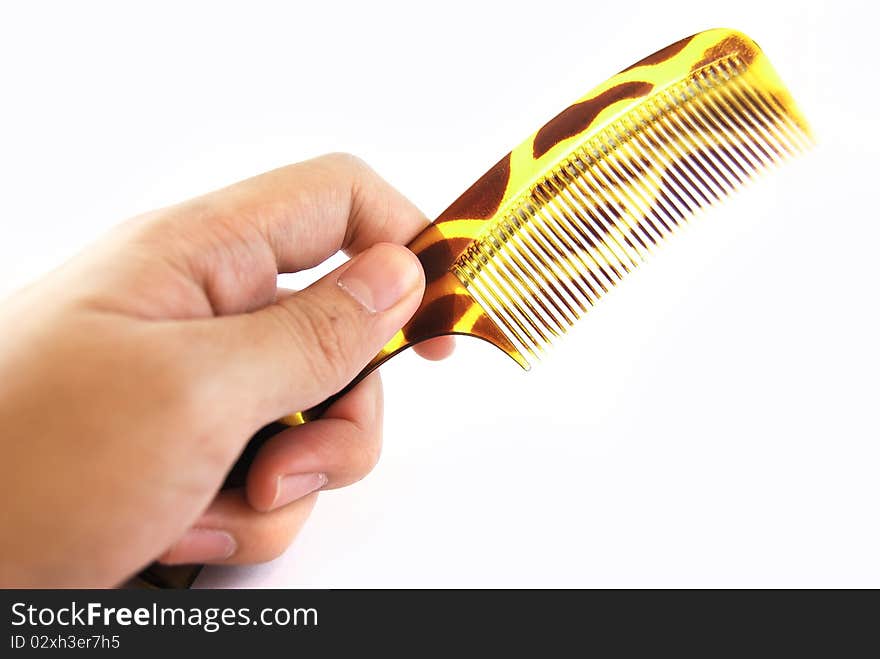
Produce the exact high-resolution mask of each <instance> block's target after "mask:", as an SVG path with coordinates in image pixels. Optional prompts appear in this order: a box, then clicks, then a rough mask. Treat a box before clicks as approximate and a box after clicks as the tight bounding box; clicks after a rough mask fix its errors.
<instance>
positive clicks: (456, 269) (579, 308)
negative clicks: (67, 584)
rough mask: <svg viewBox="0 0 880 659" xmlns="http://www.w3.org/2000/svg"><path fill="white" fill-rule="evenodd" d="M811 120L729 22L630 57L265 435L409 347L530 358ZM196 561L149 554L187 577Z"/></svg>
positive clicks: (522, 155) (458, 212)
mask: <svg viewBox="0 0 880 659" xmlns="http://www.w3.org/2000/svg"><path fill="white" fill-rule="evenodd" d="M811 143H812V137H811V134H810V129H809V127H808V125H807V123H806V121H805V120H804V118H803V116H802V115H801V113H800V112H799V110H798V109H797V107H796V106H795V104H794V101H793V100H792V98H791V95H790V94H789V93H788V91H787V90H786V88H785V86H784V85H783V84H782V82H781V81H780V79H779V77H778V76H777V74H776V72H775V71H774V70H773V68H772V66H771V65H770V62H769V61H768V60H767V58H766V57H765V55H764V54H763V53H762V52H761V50H760V49H759V48H758V46H757V45H756V44H755V42H753V41H752V40H751V39H749V38H748V37H746V36H745V35H743V34H741V33H739V32H735V31H733V30H726V29H717V30H709V31H706V32H701V33H699V34H696V35H694V36H691V37H688V38H686V39H682V40H681V41H678V42H676V43H674V44H672V45H670V46H667V47H666V48H663V49H662V50H659V51H657V52H656V53H654V54H653V55H650V56H648V57H646V58H645V59H643V60H641V61H639V62H637V63H636V64H634V65H632V66H630V67H629V68H627V69H624V70H623V71H621V72H620V73H618V74H617V75H615V76H613V77H611V78H610V79H609V80H607V81H606V82H604V83H602V84H601V85H599V86H598V87H596V88H595V89H593V90H592V91H591V92H589V93H588V94H586V95H585V96H583V97H582V98H580V99H578V100H577V101H576V102H575V103H573V104H572V105H570V106H569V107H567V108H566V109H565V110H563V111H562V112H560V113H559V114H558V115H556V116H555V117H554V118H553V119H551V120H550V121H548V122H547V123H546V124H544V125H543V126H542V127H541V128H540V129H538V130H537V131H536V132H535V133H534V134H533V135H531V136H530V137H529V138H528V139H527V140H525V141H524V142H523V143H522V144H520V145H519V146H517V147H516V148H515V149H513V150H512V151H511V152H510V153H508V154H507V155H505V156H504V157H503V158H501V160H499V161H498V162H497V163H496V164H495V165H494V166H492V167H491V168H490V169H489V171H488V172H486V173H485V174H484V175H483V176H482V177H481V178H480V179H479V180H478V181H477V182H476V183H474V184H473V185H472V186H471V187H470V188H468V189H467V190H466V191H465V192H464V194H462V195H461V196H460V197H459V198H458V199H457V200H455V202H453V203H452V205H451V206H449V208H447V209H446V210H445V211H444V212H443V213H442V214H441V215H440V217H438V218H437V219H436V220H435V221H434V222H433V223H432V224H431V225H430V226H428V227H427V228H426V229H425V230H424V231H422V233H420V234H419V235H418V236H416V238H415V239H414V240H413V241H412V242H411V243H410V244H409V245H408V247H409V248H410V249H411V250H412V251H413V252H414V253H415V254H416V255H417V256H418V258H419V260H420V261H421V263H422V266H423V267H424V270H425V275H426V282H427V286H426V289H425V295H424V298H423V299H422V303H421V305H420V307H419V309H418V310H417V311H416V313H415V315H414V316H413V317H412V319H411V320H410V321H409V322H408V323H407V324H406V325H405V326H404V327H403V328H402V329H401V330H400V331H399V332H398V333H397V334H396V335H395V336H394V337H393V338H392V339H391V341H389V342H388V344H387V345H386V346H385V347H384V348H383V349H382V351H381V352H380V353H379V354H378V355H376V356H375V357H374V358H373V359H372V360H371V361H370V363H369V364H367V366H366V367H365V368H364V370H363V371H362V372H361V373H360V375H359V376H358V377H357V378H356V379H355V380H354V381H353V382H352V383H351V384H350V385H349V386H348V387H346V389H344V390H343V391H342V392H339V394H337V395H336V396H334V397H333V398H331V399H330V400H328V401H327V402H325V403H322V404H321V405H319V406H318V407H316V408H314V409H312V410H308V411H305V412H297V413H295V414H292V415H291V416H288V417H285V418H284V419H282V420H281V421H279V422H276V423H273V424H270V425H269V426H267V427H266V428H264V429H263V430H261V431H260V433H258V435H257V436H256V437H255V438H254V440H252V442H251V444H250V445H249V446H248V449H247V450H246V451H245V453H244V454H243V456H242V458H241V459H240V460H239V463H238V464H237V465H236V468H235V469H233V471H232V472H231V473H230V477H229V479H228V481H227V483H228V484H230V485H236V484H241V483H242V482H243V478H244V475H245V473H246V469H247V465H248V464H249V461H250V459H251V457H252V455H253V453H254V452H255V451H256V450H257V449H258V447H259V445H260V444H261V443H262V442H263V441H265V439H267V438H268V437H270V436H272V435H274V434H276V433H277V432H279V431H280V430H283V429H284V428H286V427H288V426H291V425H298V424H301V423H305V422H308V421H309V420H312V419H314V418H316V417H317V416H320V414H321V413H323V411H324V410H325V409H326V407H327V406H328V405H329V404H330V402H332V400H335V399H336V398H337V397H338V396H339V395H341V394H342V393H344V392H345V391H347V390H348V388H350V387H351V386H353V385H354V384H355V383H356V382H358V381H359V380H360V379H361V378H363V377H365V376H366V375H367V374H368V373H370V372H371V371H373V370H374V369H375V368H377V367H378V366H379V365H380V364H382V363H383V362H384V361H385V360H387V359H389V358H390V357H392V356H393V355H395V354H397V353H398V352H400V351H401V350H404V349H405V348H408V347H409V346H412V345H415V344H416V343H419V342H421V341H424V340H426V339H430V338H432V337H436V336H441V335H446V334H463V335H468V336H475V337H477V338H480V339H483V340H485V341H488V342H489V343H491V344H493V345H494V346H496V347H498V348H500V349H501V350H503V351H504V352H505V353H506V354H507V355H509V356H510V357H511V358H513V359H514V360H515V361H516V362H517V363H519V364H520V365H521V366H523V367H524V368H528V366H529V363H530V361H531V360H533V359H534V358H535V357H537V356H538V355H539V354H540V352H541V351H542V350H543V349H544V348H545V346H546V345H547V344H549V343H550V342H552V341H553V339H555V338H556V337H558V336H560V335H562V334H564V333H565V332H566V329H567V328H568V327H570V326H571V325H573V323H574V321H576V320H577V319H578V318H580V317H581V316H582V315H583V314H584V313H586V312H587V311H588V310H589V309H590V307H592V306H593V305H594V304H596V302H597V301H598V300H599V298H601V297H602V296H603V295H604V294H605V293H607V292H608V291H609V290H610V289H611V288H613V287H614V286H615V285H616V284H617V282H618V281H619V280H621V279H622V278H623V277H624V275H626V273H628V272H630V271H631V270H632V269H633V268H634V267H636V266H637V265H638V264H639V263H641V262H642V261H643V260H644V259H645V257H646V256H647V255H648V254H649V253H650V252H651V250H652V248H653V247H654V246H655V245H656V244H657V243H658V242H659V241H661V240H662V239H663V238H665V237H666V236H667V235H669V234H671V233H673V232H674V231H675V229H676V228H677V227H679V226H680V225H681V224H682V223H683V222H685V221H687V219H688V217H689V216H690V215H691V214H693V212H694V211H696V210H698V209H701V208H704V207H706V206H709V205H711V204H713V203H715V202H717V201H719V200H721V199H723V198H724V197H725V196H726V195H727V194H728V193H730V192H731V191H733V190H735V189H736V188H738V187H739V186H741V185H742V184H743V183H745V182H747V181H748V180H749V179H751V178H752V177H753V176H754V175H755V174H756V173H757V172H759V171H761V170H762V169H764V168H765V167H766V166H767V165H769V164H771V163H776V162H779V161H782V160H784V159H786V158H788V157H791V156H794V155H796V154H797V153H799V152H801V151H803V150H804V149H805V148H807V147H808V146H810V144H811ZM196 573H197V572H196V571H195V570H194V569H192V568H176V569H174V570H170V569H165V568H151V569H150V570H148V571H147V572H145V573H144V574H143V575H141V578H142V579H143V580H145V581H146V582H148V583H150V584H152V585H155V586H166V587H175V586H176V587H180V586H188V585H189V583H191V581H192V579H193V578H194V577H195V574H196Z"/></svg>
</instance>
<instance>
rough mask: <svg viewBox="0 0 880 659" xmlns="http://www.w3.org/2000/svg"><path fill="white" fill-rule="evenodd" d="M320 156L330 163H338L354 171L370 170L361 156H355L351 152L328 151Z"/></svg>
mask: <svg viewBox="0 0 880 659" xmlns="http://www.w3.org/2000/svg"><path fill="white" fill-rule="evenodd" d="M322 158H323V159H324V160H326V161H327V162H328V163H330V164H333V165H338V166H340V167H344V168H346V169H352V170H355V171H372V170H371V168H370V166H369V165H368V164H367V163H366V161H365V160H364V159H363V158H361V157H360V156H356V155H354V154H353V153H347V152H345V151H334V152H333V153H328V154H327V155H325V156H322Z"/></svg>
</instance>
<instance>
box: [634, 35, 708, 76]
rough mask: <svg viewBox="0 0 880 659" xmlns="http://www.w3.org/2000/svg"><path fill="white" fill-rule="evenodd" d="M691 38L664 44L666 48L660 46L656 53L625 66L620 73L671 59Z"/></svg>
mask: <svg viewBox="0 0 880 659" xmlns="http://www.w3.org/2000/svg"><path fill="white" fill-rule="evenodd" d="M693 38H694V37H693V36H690V37H687V38H686V39H682V40H681V41H676V42H675V43H674V44H670V45H669V46H666V48H661V49H660V50H658V51H657V52H656V53H654V54H652V55H648V56H647V57H646V58H645V59H640V60H639V61H638V62H636V63H635V64H633V65H632V66H628V67H626V68H625V69H624V70H623V71H621V73H624V72H625V71H631V70H632V69H637V68H638V67H640V66H651V65H652V64H660V63H661V62H665V61H666V60H668V59H672V58H673V57H675V56H676V55H678V54H679V53H680V52H681V51H683V50H684V49H685V47H687V45H688V44H689V43H690V42H691V40H692V39H693Z"/></svg>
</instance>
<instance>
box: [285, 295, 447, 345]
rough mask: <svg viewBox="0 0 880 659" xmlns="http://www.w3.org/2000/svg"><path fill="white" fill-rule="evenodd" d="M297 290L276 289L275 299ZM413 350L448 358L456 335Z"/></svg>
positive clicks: (425, 342)
mask: <svg viewBox="0 0 880 659" xmlns="http://www.w3.org/2000/svg"><path fill="white" fill-rule="evenodd" d="M296 292H297V291H295V290H293V289H290V288H281V287H280V286H279V287H278V289H277V290H276V291H275V301H276V302H278V301H279V300H284V299H285V298H288V297H290V296H291V295H294V294H295V293H296ZM413 350H414V351H415V352H416V354H418V355H419V356H420V357H422V358H423V359H427V360H428V361H432V362H435V361H440V360H442V359H446V358H447V357H449V356H450V355H451V354H452V353H453V352H454V351H455V337H454V336H438V337H436V338H434V339H428V340H427V341H422V342H421V343H418V344H416V345H415V346H413Z"/></svg>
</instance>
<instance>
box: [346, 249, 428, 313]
mask: <svg viewBox="0 0 880 659" xmlns="http://www.w3.org/2000/svg"><path fill="white" fill-rule="evenodd" d="M421 278H422V274H421V271H420V268H419V266H418V263H417V262H416V259H414V258H413V257H412V255H409V254H406V253H405V252H404V251H403V250H402V249H401V248H400V247H399V246H397V245H389V244H387V243H379V244H378V245H373V246H372V247H370V248H369V249H368V250H367V251H365V252H362V253H361V254H358V255H357V256H356V257H355V258H354V259H352V261H351V265H350V266H348V268H346V270H345V272H343V273H342V274H341V275H340V276H339V279H338V280H337V283H338V284H339V287H340V288H341V289H342V290H344V291H345V292H346V293H348V294H349V295H350V296H351V297H353V298H354V299H355V300H356V301H357V302H358V303H359V304H360V305H361V306H362V307H364V308H365V309H366V310H367V311H369V312H370V313H376V312H378V311H387V310H388V309H390V308H391V307H393V306H394V305H395V304H397V303H398V302H399V301H400V300H402V299H403V298H404V297H405V296H406V295H407V294H408V293H410V292H411V291H412V290H413V289H414V288H416V286H418V285H419V283H420V282H421Z"/></svg>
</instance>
